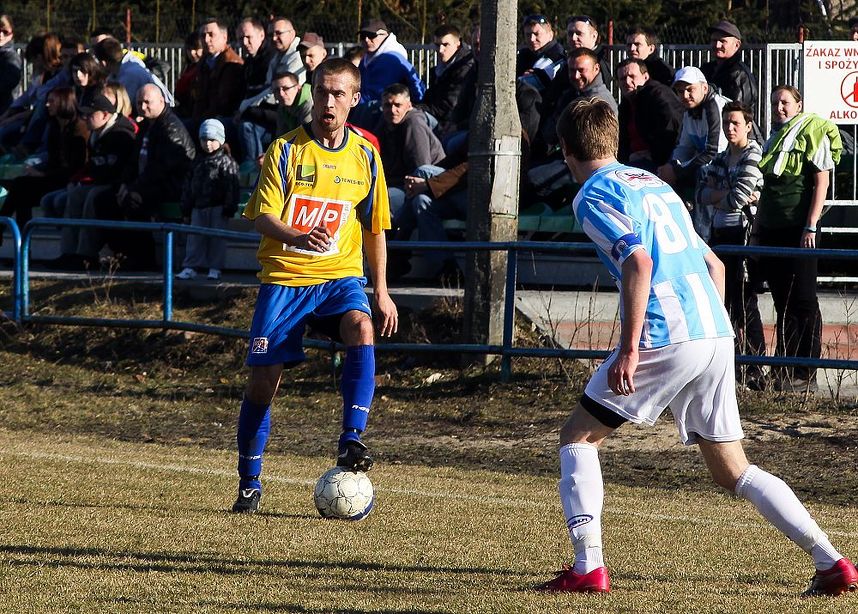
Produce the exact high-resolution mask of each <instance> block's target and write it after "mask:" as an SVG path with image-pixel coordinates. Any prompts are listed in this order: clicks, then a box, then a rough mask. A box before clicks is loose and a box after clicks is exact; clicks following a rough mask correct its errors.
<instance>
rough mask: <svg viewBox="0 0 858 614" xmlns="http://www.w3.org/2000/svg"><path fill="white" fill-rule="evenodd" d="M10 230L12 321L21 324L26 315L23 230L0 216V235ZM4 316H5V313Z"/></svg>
mask: <svg viewBox="0 0 858 614" xmlns="http://www.w3.org/2000/svg"><path fill="white" fill-rule="evenodd" d="M4 227H5V228H9V231H10V232H11V233H12V241H13V243H14V249H13V250H12V314H11V315H12V319H13V320H15V321H16V322H18V323H20V322H21V315H22V314H23V313H24V310H23V305H24V303H23V296H24V288H23V284H24V276H23V275H22V274H21V229H20V228H18V224H17V223H16V222H15V220H13V219H12V218H10V217H5V216H0V234H2V233H3V229H4ZM4 315H7V317H8V314H5V312H4Z"/></svg>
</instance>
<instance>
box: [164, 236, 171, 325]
mask: <svg viewBox="0 0 858 614" xmlns="http://www.w3.org/2000/svg"><path fill="white" fill-rule="evenodd" d="M172 319H173V231H172V230H169V229H168V230H165V231H164V321H165V322H169V321H170V320H172Z"/></svg>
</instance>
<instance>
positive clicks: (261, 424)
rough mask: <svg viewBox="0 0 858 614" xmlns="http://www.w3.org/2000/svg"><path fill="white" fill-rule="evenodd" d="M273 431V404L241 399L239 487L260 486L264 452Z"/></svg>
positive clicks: (260, 487)
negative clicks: (269, 435) (259, 403)
mask: <svg viewBox="0 0 858 614" xmlns="http://www.w3.org/2000/svg"><path fill="white" fill-rule="evenodd" d="M270 431H271V405H257V404H256V403H251V402H250V401H248V400H247V399H243V400H242V401H241V411H240V412H239V414H238V436H237V440H238V475H239V477H240V478H241V480H240V481H239V488H259V489H262V484H261V483H260V481H259V474H260V473H262V453H263V452H264V451H265V444H266V443H268V433H269V432H270Z"/></svg>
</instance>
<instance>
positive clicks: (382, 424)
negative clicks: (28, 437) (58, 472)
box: [0, 286, 858, 505]
mask: <svg viewBox="0 0 858 614" xmlns="http://www.w3.org/2000/svg"><path fill="white" fill-rule="evenodd" d="M39 292H40V293H41V294H39ZM93 296H95V297H96V300H93ZM35 303H37V304H39V307H38V309H39V312H40V313H45V314H51V313H68V312H74V313H76V314H78V315H94V314H99V315H102V316H104V315H105V314H110V313H114V312H124V313H128V311H129V310H133V312H134V313H135V315H137V316H138V317H155V315H157V309H158V305H157V301H155V302H154V303H153V302H152V297H151V296H149V295H148V294H147V293H146V292H141V291H140V290H139V289H127V288H123V287H121V286H114V287H112V288H111V289H110V291H109V296H108V297H105V296H104V293H103V291H99V292H96V293H94V291H93V290H92V288H74V289H69V288H58V287H55V286H52V287H50V288H42V289H41V290H39V291H38V292H37V293H36V301H35ZM248 305H252V297H251V296H249V295H248V294H247V293H242V292H237V293H231V294H225V295H224V296H223V297H221V300H220V301H219V303H218V304H217V305H215V306H212V305H211V304H209V303H206V302H204V301H197V300H194V299H193V298H191V297H182V296H181V295H180V296H178V297H177V300H176V310H177V317H187V318H195V319H196V321H201V320H204V321H211V322H213V323H217V324H219V325H222V326H224V325H232V326H236V327H239V328H240V327H243V326H247V320H248V319H249V313H248V311H249V310H248V307H247V306H248ZM459 309H460V306H458V305H456V304H453V303H449V302H448V303H444V304H439V305H436V306H435V307H434V308H433V309H431V310H427V311H423V312H419V313H403V314H402V321H403V326H402V330H401V331H400V334H399V336H398V337H397V338H395V339H394V341H430V342H435V343H438V342H441V341H448V340H451V339H454V338H456V337H457V335H458V331H459V320H460V311H459ZM0 331H2V333H0V361H2V364H3V365H4V368H3V370H2V371H0V421H2V423H3V424H4V427H5V428H7V429H13V430H22V431H27V430H34V431H40V432H45V431H50V432H54V433H56V432H67V433H86V434H95V435H100V436H104V437H107V438H116V439H123V440H130V441H150V442H159V443H167V444H176V445H196V446H206V447H216V448H221V449H231V448H232V447H233V446H234V437H235V434H234V424H235V417H236V415H237V411H238V404H239V401H240V398H241V391H242V387H243V384H244V378H245V376H246V371H245V369H244V367H243V357H244V352H245V351H246V349H245V346H246V344H245V341H244V340H241V339H231V338H221V337H215V336H212V335H206V334H197V333H183V332H163V331H158V330H155V331H152V330H128V329H109V330H105V329H96V328H71V327H58V326H48V325H44V324H42V325H30V326H27V327H25V328H23V329H19V328H17V327H15V326H14V325H12V324H11V323H6V324H5V325H4V326H3V327H2V329H0ZM518 334H519V338H520V341H519V342H520V343H521V344H532V345H538V344H539V343H540V341H539V339H540V337H539V334H538V331H533V330H532V329H531V327H530V326H529V325H528V323H526V322H522V323H521V326H520V327H519V330H518ZM335 364H336V360H335V359H334V357H333V356H332V355H331V354H330V353H328V352H325V351H320V350H314V351H311V352H310V353H309V360H308V361H307V362H306V363H304V364H303V365H301V366H300V367H298V368H296V369H293V370H290V371H288V372H287V373H286V374H285V376H284V379H283V385H282V387H281V392H280V394H279V396H278V398H277V399H276V402H275V406H274V414H273V421H272V422H273V424H272V438H271V442H270V449H271V450H274V451H283V452H285V451H288V452H291V453H297V454H299V455H308V456H311V455H313V456H314V455H319V454H322V455H324V454H330V455H331V456H332V458H333V454H334V446H335V441H336V437H337V434H338V432H339V421H340V399H339V395H338V391H337V379H338V371H337V369H336V367H335ZM589 369H590V365H588V364H584V363H583V362H575V361H563V362H561V361H556V360H548V359H545V360H536V359H516V360H515V361H514V363H513V372H514V375H513V378H512V380H511V381H509V382H506V383H502V382H501V381H500V379H499V375H498V371H497V367H496V366H494V365H490V366H488V367H476V366H470V367H462V366H461V365H460V364H459V362H458V357H457V356H451V355H422V354H421V355H409V356H404V355H400V354H393V353H387V352H379V354H378V368H377V389H376V398H375V404H374V407H373V411H372V414H371V416H370V428H369V430H368V432H367V434H366V442H367V443H368V444H369V446H370V448H371V450H372V452H373V454H374V455H375V457H376V459H377V462H379V463H391V464H396V463H407V464H426V465H430V466H445V465H455V466H459V467H471V468H490V469H493V470H502V471H508V472H513V473H517V474H534V475H554V474H556V471H557V464H558V463H557V454H556V444H557V438H558V433H559V429H560V426H561V425H562V423H563V420H564V418H565V416H566V414H567V413H568V411H569V410H570V409H571V408H572V407H573V406H574V404H575V402H576V401H577V399H578V397H579V395H580V392H581V389H582V388H583V385H584V384H585V383H586V380H587V377H588V374H589ZM740 404H741V407H742V413H743V425H744V427H745V432H746V444H747V445H746V447H747V451H748V456H749V458H750V459H751V461H752V462H755V463H757V464H759V465H760V466H762V467H764V468H766V469H768V470H770V471H772V472H774V473H776V474H778V475H780V476H781V477H783V478H784V479H785V480H786V481H787V482H789V483H790V484H791V485H792V486H793V487H794V488H795V490H796V491H797V492H798V493H799V495H800V496H801V497H802V498H803V499H805V500H809V501H826V502H828V503H838V504H843V505H848V504H854V503H855V500H856V497H855V494H854V493H855V492H858V478H856V475H858V472H856V469H858V450H856V447H858V408H856V407H854V406H848V405H837V404H836V403H834V402H833V401H829V400H825V399H815V398H805V397H804V396H802V395H795V394H778V395H776V394H773V393H751V392H741V393H740ZM601 456H602V462H603V471H604V475H605V478H606V480H607V481H608V482H613V483H621V484H628V485H638V486H640V485H647V486H651V487H653V488H666V489H674V488H679V487H688V488H703V489H712V488H714V487H713V486H711V485H710V483H709V481H708V479H707V477H706V471H705V467H704V466H703V464H702V463H701V462H700V460H699V458H698V455H697V453H696V450H695V448H693V447H691V448H687V447H685V446H682V445H681V444H680V443H679V441H678V438H677V435H676V431H675V429H674V428H673V424H672V421H671V419H670V416H669V414H665V416H663V417H662V419H661V421H660V422H659V423H658V424H657V425H656V426H655V427H652V428H645V427H636V426H633V425H626V426H624V427H622V428H621V429H619V430H618V432H617V433H616V434H615V435H614V436H612V437H611V438H610V439H609V440H608V442H607V443H606V444H605V446H604V449H603V452H602V455H601Z"/></svg>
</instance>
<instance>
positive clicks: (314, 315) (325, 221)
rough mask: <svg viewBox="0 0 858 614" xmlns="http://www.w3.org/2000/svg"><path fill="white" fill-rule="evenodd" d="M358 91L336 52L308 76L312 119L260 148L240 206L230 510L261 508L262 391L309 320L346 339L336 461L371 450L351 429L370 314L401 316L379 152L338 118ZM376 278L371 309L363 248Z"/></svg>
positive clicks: (358, 429)
mask: <svg viewBox="0 0 858 614" xmlns="http://www.w3.org/2000/svg"><path fill="white" fill-rule="evenodd" d="M359 100H360V73H359V72H358V70H357V68H355V66H354V65H353V64H352V63H351V62H349V61H347V60H343V59H340V58H335V59H330V60H327V61H325V62H323V63H322V64H320V65H319V66H318V67H317V68H316V71H315V74H314V75H313V118H312V121H311V122H310V124H307V125H304V126H302V127H300V128H298V129H296V130H293V131H292V132H289V133H288V134H285V135H283V136H282V137H280V138H279V139H277V140H276V141H274V143H272V144H271V146H270V147H269V148H268V151H267V153H266V154H265V160H264V162H263V164H262V171H261V173H260V176H259V182H258V184H257V186H256V189H255V190H254V192H253V195H252V196H251V198H250V201H249V202H248V204H247V208H246V209H245V211H244V216H245V217H247V218H248V219H251V220H253V223H254V227H255V228H256V230H257V231H258V232H259V233H260V234H261V235H262V241H261V242H260V244H259V251H258V252H257V256H258V258H259V262H260V264H261V265H262V272H261V273H260V274H259V278H260V280H261V281H262V285H261V286H260V289H259V296H258V298H257V301H256V310H255V312H254V314H253V323H252V324H251V328H250V350H249V352H248V358H247V364H248V366H249V367H250V378H249V380H248V383H247V388H246V390H245V393H244V399H243V401H242V404H241V412H240V414H239V418H238V438H237V439H238V473H239V478H240V479H239V489H238V490H239V492H238V499H237V500H236V502H235V505H233V508H232V511H233V512H236V513H253V512H256V511H257V510H258V509H259V501H260V498H261V496H262V484H261V482H260V481H259V475H260V473H261V471H262V453H263V451H264V449H265V443H266V442H267V440H268V433H269V430H270V415H271V402H272V400H273V399H274V395H275V394H276V392H277V387H278V385H279V384H280V376H281V374H282V372H283V368H284V367H291V366H294V365H296V364H298V363H300V362H301V361H302V360H304V352H303V349H302V344H301V341H302V337H303V333H304V327H305V325H306V324H307V323H310V324H312V325H313V327H314V328H316V329H317V330H322V331H324V332H326V333H327V334H329V335H330V336H331V337H332V338H334V339H338V340H341V341H342V342H343V343H344V344H345V346H346V357H345V361H344V362H343V376H342V383H341V388H342V394H343V430H342V434H341V435H340V439H339V442H338V456H337V464H338V465H340V466H344V467H349V468H353V469H356V470H361V471H366V470H368V469H369V468H370V467H371V466H372V458H371V457H370V456H369V454H368V453H367V448H366V445H364V443H363V442H362V441H361V439H360V435H361V433H362V432H363V431H364V429H365V428H366V422H367V417H368V415H369V407H370V404H371V402H372V396H373V392H374V388H375V354H374V352H373V320H372V318H373V315H375V319H376V322H377V323H378V327H379V332H380V333H381V335H382V336H390V335H392V334H393V333H395V332H396V330H397V327H398V315H397V312H396V306H395V305H394V304H393V301H392V300H391V298H390V295H389V293H388V290H387V281H386V279H385V272H386V264H387V249H386V245H385V239H384V231H385V230H386V229H388V228H390V207H389V204H388V200H387V185H386V183H385V181H384V171H383V169H382V166H381V159H380V157H379V154H378V151H376V150H375V148H374V147H373V146H372V145H371V144H370V143H369V141H367V140H366V139H364V138H363V137H361V136H359V135H358V134H356V133H355V132H353V131H352V130H350V129H349V128H348V127H346V126H345V122H346V119H347V118H348V115H349V111H350V110H351V108H352V107H354V106H355V105H356V104H357V103H358V101H359ZM364 251H365V252H366V259H367V262H368V264H369V268H370V274H371V276H372V281H373V289H374V292H373V297H374V302H375V305H374V308H372V309H371V308H370V304H369V301H368V300H367V296H366V293H365V292H364V289H363V288H364V285H365V284H366V279H365V278H364V277H363V252H364Z"/></svg>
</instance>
